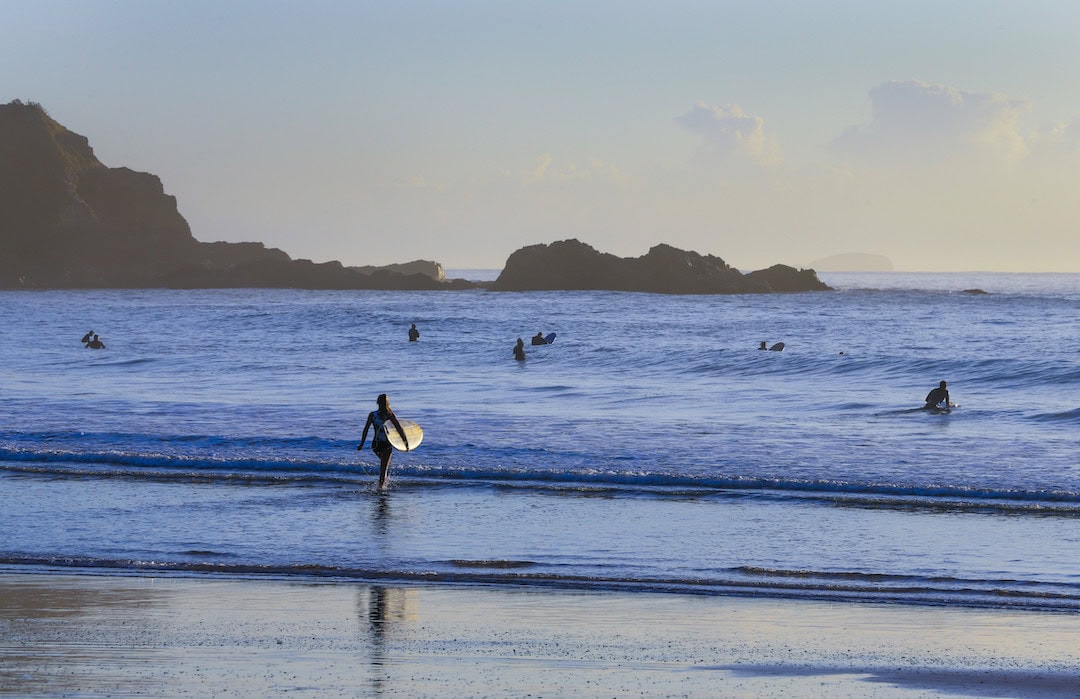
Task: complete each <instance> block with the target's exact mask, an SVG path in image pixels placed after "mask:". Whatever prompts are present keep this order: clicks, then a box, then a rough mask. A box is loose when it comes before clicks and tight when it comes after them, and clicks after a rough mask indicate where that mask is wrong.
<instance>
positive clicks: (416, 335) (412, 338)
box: [409, 323, 420, 342]
mask: <svg viewBox="0 0 1080 699" xmlns="http://www.w3.org/2000/svg"><path fill="white" fill-rule="evenodd" d="M419 339H420V331H419V330H417V329H416V323H413V324H412V327H411V328H409V342H416V341H417V340H419Z"/></svg>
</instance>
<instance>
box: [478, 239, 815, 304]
mask: <svg viewBox="0 0 1080 699" xmlns="http://www.w3.org/2000/svg"><path fill="white" fill-rule="evenodd" d="M490 288H491V289H492V290H494V291H541V290H594V289H595V290H608V291H645V292H653V293H661V294H741V293H770V292H781V291H784V292H791V291H825V290H828V289H829V287H828V286H827V285H825V284H823V283H822V282H821V281H820V280H819V279H818V278H817V274H815V273H814V271H813V270H797V269H794V268H792V267H787V266H785V265H775V266H773V267H770V268H769V269H767V270H760V271H757V272H751V273H749V274H743V273H741V272H739V271H738V270H737V269H734V268H733V267H731V266H730V265H728V264H727V263H726V262H724V261H723V260H722V259H720V258H719V257H714V256H712V255H700V254H698V253H696V252H687V251H685V250H679V249H677V248H673V247H671V246H670V245H657V246H655V247H653V248H652V249H651V250H649V252H648V254H646V255H643V256H642V257H636V258H623V257H616V256H614V255H611V254H609V253H601V252H598V251H597V250H595V249H594V248H592V247H591V246H589V245H586V244H585V243H582V242H580V241H578V240H563V241H559V242H557V243H552V244H551V245H531V246H529V247H525V248H522V249H520V250H518V251H517V252H515V253H513V254H512V255H510V258H509V259H508V260H507V261H506V267H505V268H504V269H503V271H502V273H501V274H500V275H499V278H498V279H496V280H495V281H494V282H493V283H492V284H491V285H490Z"/></svg>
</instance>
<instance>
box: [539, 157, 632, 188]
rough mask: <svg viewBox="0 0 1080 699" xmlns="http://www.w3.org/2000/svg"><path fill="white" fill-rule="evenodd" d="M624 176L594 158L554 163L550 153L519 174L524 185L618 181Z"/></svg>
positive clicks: (612, 167) (617, 170)
mask: <svg viewBox="0 0 1080 699" xmlns="http://www.w3.org/2000/svg"><path fill="white" fill-rule="evenodd" d="M623 178H624V175H623V173H622V171H621V170H620V169H619V168H617V167H615V166H614V165H609V164H607V163H605V162H603V161H602V160H597V159H595V158H593V159H589V160H585V161H583V162H581V163H578V162H575V161H572V160H570V161H565V162H563V163H560V164H555V159H554V158H552V156H551V154H550V153H544V154H543V155H541V156H540V157H539V159H538V160H537V163H536V166H535V167H533V168H532V169H531V170H528V171H526V172H524V173H522V174H521V176H520V180H521V182H522V183H523V184H525V185H534V184H544V183H548V184H550V183H564V182H573V181H586V180H607V181H619V180H622V179H623Z"/></svg>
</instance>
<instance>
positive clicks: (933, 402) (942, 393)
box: [923, 381, 953, 410]
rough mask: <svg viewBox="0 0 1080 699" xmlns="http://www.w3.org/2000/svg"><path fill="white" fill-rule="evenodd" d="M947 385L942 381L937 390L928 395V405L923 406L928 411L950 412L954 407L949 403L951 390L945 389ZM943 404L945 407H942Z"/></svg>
mask: <svg viewBox="0 0 1080 699" xmlns="http://www.w3.org/2000/svg"><path fill="white" fill-rule="evenodd" d="M947 385H948V384H946V383H945V382H944V381H942V382H941V383H940V384H938V387H937V388H935V389H934V390H932V391H930V392H929V393H927V394H926V405H925V406H923V407H924V408H925V409H926V410H948V409H949V408H951V407H953V404H952V403H950V402H949V390H948V389H947V388H945V387H946V386H947ZM942 403H944V404H945V405H944V406H942V405H941V404H942Z"/></svg>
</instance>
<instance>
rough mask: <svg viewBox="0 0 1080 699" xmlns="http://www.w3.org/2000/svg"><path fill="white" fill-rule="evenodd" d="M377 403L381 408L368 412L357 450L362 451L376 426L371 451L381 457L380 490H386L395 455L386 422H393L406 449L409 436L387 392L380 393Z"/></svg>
mask: <svg viewBox="0 0 1080 699" xmlns="http://www.w3.org/2000/svg"><path fill="white" fill-rule="evenodd" d="M375 403H376V404H377V405H378V406H379V409H378V410H372V411H371V412H370V413H368V416H367V422H365V423H364V434H363V435H362V436H361V437H360V444H359V445H357V447H356V450H357V451H360V450H361V449H363V448H364V442H366V441H367V433H368V430H369V429H371V428H372V427H374V428H375V432H374V434H372V436H371V451H373V452H375V455H376V456H378V457H379V490H386V477H387V475H388V474H389V472H390V457H391V456H393V455H394V448H393V447H392V446H390V440H388V439H387V438H386V430H387V426H386V423H387V422H390V423H393V425H394V428H395V429H396V430H397V431H398V434H399V435H401V441H402V442H404V443H405V449H406V451H407V450H408V449H409V438H408V437H406V436H405V430H403V429H401V423H400V422H398V419H397V416H396V415H394V411H393V410H391V409H390V401H389V400H388V399H387V397H386V394H385V393H380V394H379V397H378V398H376V399H375Z"/></svg>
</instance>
